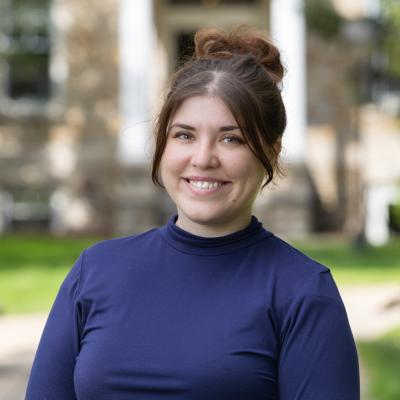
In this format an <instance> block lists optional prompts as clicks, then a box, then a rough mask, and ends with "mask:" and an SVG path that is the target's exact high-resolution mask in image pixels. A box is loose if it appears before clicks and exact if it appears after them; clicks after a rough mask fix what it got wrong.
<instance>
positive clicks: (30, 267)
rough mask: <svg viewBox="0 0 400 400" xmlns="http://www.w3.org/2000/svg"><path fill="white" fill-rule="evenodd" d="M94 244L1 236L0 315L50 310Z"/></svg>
mask: <svg viewBox="0 0 400 400" xmlns="http://www.w3.org/2000/svg"><path fill="white" fill-rule="evenodd" d="M95 241H96V239H87V238H84V239H58V238H54V237H49V236H40V235H39V236H17V235H15V236H14V235H10V236H9V235H6V236H0V312H3V313H20V312H31V311H46V310H48V309H49V308H50V306H51V304H52V302H53V300H54V297H55V295H56V293H57V291H58V288H59V286H60V284H61V282H62V280H63V278H64V277H65V275H66V274H67V272H68V270H69V269H70V268H71V266H72V265H73V263H74V261H75V260H76V258H77V257H78V256H79V254H80V252H81V251H82V250H83V249H84V248H85V247H87V246H89V245H90V244H92V243H94V242H95Z"/></svg>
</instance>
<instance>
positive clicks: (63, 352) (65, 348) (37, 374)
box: [25, 253, 83, 400]
mask: <svg viewBox="0 0 400 400" xmlns="http://www.w3.org/2000/svg"><path fill="white" fill-rule="evenodd" d="M82 263H83V253H82V254H81V256H80V257H79V258H78V260H77V261H76V263H75V265H74V266H73V268H72V269H71V271H70V272H69V274H68V275H67V277H66V278H65V280H64V282H63V283H62V285H61V287H60V290H59V292H58V295H57V297H56V300H55V302H54V304H53V307H52V309H51V311H50V314H49V317H48V319H47V322H46V325H45V328H44V330H43V333H42V337H41V339H40V343H39V347H38V350H37V352H36V356H35V360H34V363H33V366H32V370H31V373H30V378H29V382H28V387H27V391H26V397H25V400H64V399H65V400H73V399H76V396H75V391H74V382H73V380H74V379H73V378H74V368H75V360H76V357H77V355H78V353H79V342H80V340H79V337H80V324H81V316H80V312H79V304H78V301H77V298H78V293H79V285H80V279H81V274H82Z"/></svg>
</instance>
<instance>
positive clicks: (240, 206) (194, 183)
mask: <svg viewBox="0 0 400 400" xmlns="http://www.w3.org/2000/svg"><path fill="white" fill-rule="evenodd" d="M199 110H201V112H199ZM167 136H168V137H167V142H166V146H165V150H164V154H163V157H162V159H161V178H162V182H163V185H164V186H165V188H166V190H167V192H168V194H169V195H170V196H171V198H172V200H173V201H174V203H175V204H176V206H177V210H178V215H179V217H178V220H177V221H176V225H177V226H179V227H180V228H182V229H185V230H186V231H189V232H191V233H194V234H198V235H200V236H216V235H221V236H222V235H226V234H229V233H232V232H235V231H238V230H240V229H243V228H245V227H246V226H247V225H248V224H249V222H250V220H251V209H252V205H253V203H254V200H255V197H256V196H257V194H258V192H259V190H260V188H261V185H262V182H263V180H264V176H265V171H264V167H263V165H262V163H261V162H260V161H259V160H258V159H257V158H256V157H254V154H253V153H252V152H251V150H250V148H249V146H248V144H247V143H246V141H245V138H244V136H243V134H242V133H241V130H240V128H239V127H238V125H237V123H236V120H235V117H234V116H233V114H232V113H231V112H230V110H229V109H228V107H227V106H226V105H225V103H224V102H223V101H222V100H221V99H220V98H218V97H215V96H211V95H204V96H195V97H190V98H188V99H187V100H185V101H184V102H183V104H182V105H181V106H180V107H179V109H178V110H177V112H176V113H175V114H174V116H173V118H172V120H171V126H170V128H169V130H168V135H167Z"/></svg>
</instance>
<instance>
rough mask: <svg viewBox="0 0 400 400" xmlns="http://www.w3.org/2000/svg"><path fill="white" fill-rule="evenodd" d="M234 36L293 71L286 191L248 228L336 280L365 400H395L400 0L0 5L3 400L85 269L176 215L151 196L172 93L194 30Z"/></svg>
mask: <svg viewBox="0 0 400 400" xmlns="http://www.w3.org/2000/svg"><path fill="white" fill-rule="evenodd" d="M240 24H247V25H250V26H253V27H256V28H258V29H260V30H262V31H264V32H265V33H266V34H267V35H269V36H270V37H271V38H272V39H273V40H274V42H275V43H276V44H277V45H278V47H279V48H280V49H281V51H282V57H283V61H284V63H285V66H286V69H287V74H286V77H285V80H284V82H283V96H284V100H285V103H286V106H287V111H288V119H289V123H288V128H287V131H286V132H285V139H284V151H283V157H282V165H283V170H284V171H285V175H286V176H285V177H284V178H283V179H277V180H276V184H272V185H270V186H268V187H267V188H266V189H265V190H264V191H263V192H262V194H261V195H260V196H259V198H258V199H257V203H256V209H255V214H256V215H257V216H258V217H259V218H260V219H261V220H262V221H263V223H264V225H265V226H266V227H267V229H269V230H271V231H273V232H275V233H276V234H278V235H280V236H282V237H284V238H285V239H286V240H289V241H290V242H292V243H294V244H295V245H296V246H298V247H300V248H301V249H302V250H303V251H304V252H306V253H307V254H309V255H310V256H311V257H313V258H315V259H317V260H318V261H320V262H322V263H324V264H326V265H327V266H328V267H330V268H331V270H332V272H333V275H334V277H335V279H336V281H337V283H338V285H339V289H340V291H341V294H342V296H343V299H344V301H345V305H346V308H347V310H348V314H349V319H350V323H351V325H352V328H353V332H354V334H355V337H356V340H357V345H358V349H359V353H360V362H361V372H362V382H363V385H362V386H363V387H362V393H363V397H362V399H363V400H368V399H374V400H387V399H390V400H395V399H396V400H399V399H400V380H399V379H398V371H400V238H399V233H400V41H399V37H400V1H399V0H352V1H346V0H304V1H302V0H153V1H152V0H136V1H132V0H103V1H102V2H98V1H94V0H86V1H85V2H82V1H78V0H0V399H1V400H6V399H7V400H8V399H12V400H16V399H22V398H23V392H24V389H25V386H26V379H27V375H28V372H29V369H30V364H31V362H32V358H33V354H34V351H35V348H36V345H37V340H38V338H39V336H40V333H41V330H42V328H43V323H44V321H45V318H46V315H47V312H48V310H49V308H50V306H51V303H52V301H53V298H54V296H55V294H56V292H57V290H58V287H59V285H60V283H61V281H62V279H63V277H64V276H65V274H66V273H67V271H68V269H69V268H70V267H71V265H72V263H73V262H74V260H75V258H76V257H77V256H78V255H79V253H80V251H82V250H83V248H85V247H87V246H88V245H90V244H91V243H93V242H94V241H97V240H101V239H103V238H108V237H112V236H120V235H130V234H134V233H137V232H142V231H144V230H146V229H149V228H151V227H154V226H158V225H161V224H163V223H165V221H166V219H167V218H168V216H169V215H170V214H171V213H173V212H174V207H173V204H172V203H171V201H170V200H169V199H168V197H167V195H166V194H165V193H164V192H163V191H162V190H160V189H158V188H156V187H154V186H153V184H152V183H151V179H150V161H151V154H152V147H153V144H152V129H153V124H154V122H153V121H154V119H155V117H156V115H157V111H158V109H159V107H160V105H161V104H162V101H163V98H164V96H165V94H166V88H167V84H168V78H169V76H170V75H171V73H173V71H174V70H175V69H176V68H177V67H178V66H179V65H181V64H182V63H183V62H184V61H185V60H187V59H188V58H189V57H190V55H191V53H192V50H193V33H194V32H195V31H196V30H197V29H199V28H201V27H205V26H215V27H218V28H221V29H229V28H232V27H235V26H238V25H240Z"/></svg>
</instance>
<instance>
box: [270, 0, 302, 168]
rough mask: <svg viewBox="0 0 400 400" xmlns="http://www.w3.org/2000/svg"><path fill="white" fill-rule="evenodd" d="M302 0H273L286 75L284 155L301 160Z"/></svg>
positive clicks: (273, 19)
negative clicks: (286, 123)
mask: <svg viewBox="0 0 400 400" xmlns="http://www.w3.org/2000/svg"><path fill="white" fill-rule="evenodd" d="M302 9H303V1H302V0H271V37H272V39H273V40H274V42H275V44H276V45H277V46H278V47H279V49H280V50H281V54H282V59H283V62H284V64H285V66H286V68H287V74H286V76H285V78H284V81H283V85H284V88H283V100H284V103H285V106H286V112H287V115H288V125H287V128H286V131H285V133H284V136H283V154H282V156H283V158H284V160H285V161H287V162H290V163H299V164H300V163H302V162H304V158H305V147H306V123H307V122H306V105H307V98H306V73H305V71H306V62H305V59H306V54H305V53H306V46H305V21H304V15H303V10H302Z"/></svg>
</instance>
